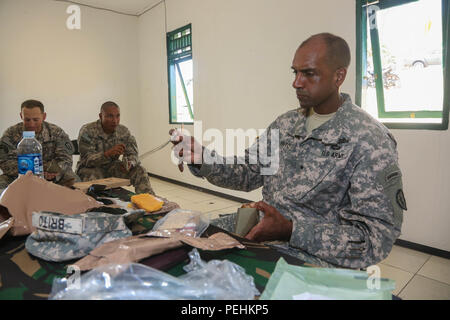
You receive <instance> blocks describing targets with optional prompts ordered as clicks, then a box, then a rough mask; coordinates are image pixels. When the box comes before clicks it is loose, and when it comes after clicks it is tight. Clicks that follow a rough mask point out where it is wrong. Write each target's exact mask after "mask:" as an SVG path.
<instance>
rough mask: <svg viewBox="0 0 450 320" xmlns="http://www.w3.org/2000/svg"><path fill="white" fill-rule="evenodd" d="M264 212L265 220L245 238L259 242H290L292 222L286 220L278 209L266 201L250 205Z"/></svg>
mask: <svg viewBox="0 0 450 320" xmlns="http://www.w3.org/2000/svg"><path fill="white" fill-rule="evenodd" d="M249 206H250V207H252V208H256V209H258V210H260V211H262V212H264V218H263V219H262V220H261V221H260V222H259V223H258V224H257V225H256V226H254V227H253V228H252V229H251V230H250V232H249V233H248V234H247V235H246V236H245V238H246V239H249V240H254V241H258V242H262V241H272V240H282V241H289V239H290V238H291V234H292V221H290V220H288V219H286V218H285V217H284V216H283V215H282V214H281V213H280V212H278V210H277V209H275V208H274V207H272V206H271V205H268V204H267V203H265V202H264V201H259V202H254V203H251V204H250V205H249Z"/></svg>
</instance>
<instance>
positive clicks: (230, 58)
mask: <svg viewBox="0 0 450 320" xmlns="http://www.w3.org/2000/svg"><path fill="white" fill-rule="evenodd" d="M322 2H324V3H322V4H318V2H313V1H298V0H283V1H276V0H264V1H261V0H245V1H241V0H228V1H215V0H167V1H166V5H167V29H168V30H167V31H172V30H174V29H176V28H179V27H181V26H184V25H186V24H188V23H192V32H193V45H192V47H193V61H194V112H195V118H196V120H201V121H202V126H203V131H205V130H207V129H209V128H217V129H219V130H221V131H222V132H223V133H224V134H225V129H227V128H228V129H238V128H243V129H248V128H255V129H264V128H266V127H267V126H268V125H269V124H270V123H271V122H272V121H273V120H274V119H275V118H276V116H277V115H280V114H281V113H284V112H285V111H287V110H290V109H294V108H296V107H297V105H298V102H297V99H296V96H295V92H294V89H293V88H292V86H291V84H292V81H293V75H292V73H291V69H290V68H291V63H292V58H293V55H294V53H295V50H296V49H297V47H298V45H299V44H300V42H301V41H303V40H304V39H306V38H307V37H308V36H310V35H311V34H314V33H318V32H324V31H329V30H333V31H334V32H336V33H339V34H341V35H342V36H344V37H345V38H346V39H348V41H349V42H350V43H351V45H352V46H353V47H354V46H355V32H354V28H355V25H354V23H355V22H354V19H349V21H346V23H345V24H343V23H342V21H341V18H340V16H342V15H345V14H346V12H347V11H352V12H354V4H353V0H345V1H340V6H336V7H335V6H330V4H332V3H333V1H331V0H328V1H322ZM311 12H320V13H321V14H322V15H323V17H324V19H323V20H320V23H318V19H317V17H314V15H313V14H311ZM300 16H301V20H302V22H301V23H300V22H299V17H300ZM325 17H326V18H325ZM163 32H165V30H164V4H161V5H159V6H158V7H156V8H154V9H153V10H151V11H149V12H148V13H146V14H144V15H142V16H141V17H140V18H139V39H140V61H141V68H140V72H141V73H140V75H141V112H140V114H141V115H143V116H142V117H141V129H142V132H141V134H142V135H141V137H140V138H141V143H142V145H145V146H146V147H147V146H148V148H147V149H151V148H152V147H153V146H156V145H158V144H159V143H161V142H163V141H164V140H167V138H168V135H167V133H168V131H169V130H170V128H173V127H175V125H172V126H171V125H169V113H168V93H167V90H168V89H167V70H166V69H167V57H166V49H165V41H166V40H165V37H163V35H162V34H161V33H163ZM354 73H355V71H354V67H353V66H352V68H351V69H350V74H349V79H348V80H347V83H346V84H345V86H344V91H346V92H348V93H350V94H352V95H353V94H354V85H353V83H354V79H355V78H354ZM185 128H186V129H188V130H190V131H191V133H194V132H193V126H186V127H185ZM142 141H145V142H142ZM204 142H205V143H206V144H209V143H211V142H210V141H204ZM169 159H170V148H166V149H164V150H163V151H161V152H159V153H157V154H154V155H152V156H150V157H148V158H147V159H145V161H144V164H145V165H146V166H147V168H148V170H149V171H150V172H152V173H155V174H158V175H161V176H165V177H169V178H172V179H176V180H179V181H183V182H187V183H190V184H194V185H198V186H202V187H205V188H209V189H212V190H218V191H221V192H224V193H228V194H231V195H235V196H239V197H242V198H247V199H253V200H260V199H261V191H260V190H258V191H254V192H251V193H244V192H237V191H231V190H226V189H222V188H218V187H215V186H213V185H211V184H210V183H208V182H206V181H204V180H201V179H198V178H195V177H194V176H192V175H191V174H190V172H189V170H187V168H186V170H185V171H184V172H183V173H180V172H179V171H178V169H177V167H176V166H175V165H173V164H172V163H171V162H170V160H169Z"/></svg>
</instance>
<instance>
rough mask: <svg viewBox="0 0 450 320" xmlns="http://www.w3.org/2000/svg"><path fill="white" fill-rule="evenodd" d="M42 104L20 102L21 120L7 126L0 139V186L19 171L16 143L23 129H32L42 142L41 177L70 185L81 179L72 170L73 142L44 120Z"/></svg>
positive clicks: (12, 179) (3, 185)
mask: <svg viewBox="0 0 450 320" xmlns="http://www.w3.org/2000/svg"><path fill="white" fill-rule="evenodd" d="M46 117H47V114H46V113H45V112H44V105H43V104H42V102H40V101H37V100H27V101H25V102H23V103H22V105H21V109H20V118H21V119H22V122H20V123H18V124H16V125H14V126H12V127H9V128H8V129H7V130H6V131H5V132H4V133H3V136H2V138H1V140H0V168H1V169H2V171H3V175H1V176H0V189H4V188H6V187H7V186H8V185H9V184H10V183H11V182H13V181H14V180H15V179H16V178H17V175H18V168H17V144H18V143H19V142H20V141H21V140H22V135H23V131H34V132H35V138H36V139H37V140H38V141H39V142H40V144H41V145H42V162H43V165H44V177H45V179H46V180H49V181H53V182H55V183H57V184H60V185H65V186H70V185H72V184H73V183H74V182H76V181H80V179H79V178H78V177H77V176H76V174H75V173H74V172H73V170H72V154H73V151H74V149H73V145H72V142H71V141H70V139H69V136H68V135H67V134H66V133H65V132H64V130H63V129H61V128H60V127H58V126H57V125H54V124H52V123H49V122H46V121H45V119H46Z"/></svg>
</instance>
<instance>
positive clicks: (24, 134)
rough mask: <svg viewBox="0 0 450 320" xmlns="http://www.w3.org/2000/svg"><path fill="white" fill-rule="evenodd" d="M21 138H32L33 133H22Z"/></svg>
mask: <svg viewBox="0 0 450 320" xmlns="http://www.w3.org/2000/svg"><path fill="white" fill-rule="evenodd" d="M23 137H24V138H34V131H24V132H23Z"/></svg>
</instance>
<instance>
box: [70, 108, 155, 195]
mask: <svg viewBox="0 0 450 320" xmlns="http://www.w3.org/2000/svg"><path fill="white" fill-rule="evenodd" d="M99 117H100V119H99V120H97V121H96V122H91V123H88V124H86V125H84V126H83V127H82V128H81V129H80V133H79V135H78V150H79V151H80V160H79V161H78V163H77V174H78V175H79V176H80V178H81V179H82V180H83V181H90V180H96V179H103V178H109V177H116V178H124V179H130V182H131V184H132V185H133V186H134V187H135V191H136V193H150V194H153V195H154V194H155V193H154V191H153V189H152V187H151V185H150V179H149V177H148V174H147V171H146V170H145V169H144V168H143V167H142V166H141V165H140V161H139V157H138V154H139V152H138V147H137V143H136V139H135V138H134V137H133V136H132V135H131V133H130V130H128V128H126V127H125V126H123V125H121V124H119V122H120V108H119V106H118V105H117V104H116V103H114V102H111V101H108V102H105V103H104V104H103V105H102V107H101V110H100V114H99ZM120 156H123V159H122V160H119V157H120Z"/></svg>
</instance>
